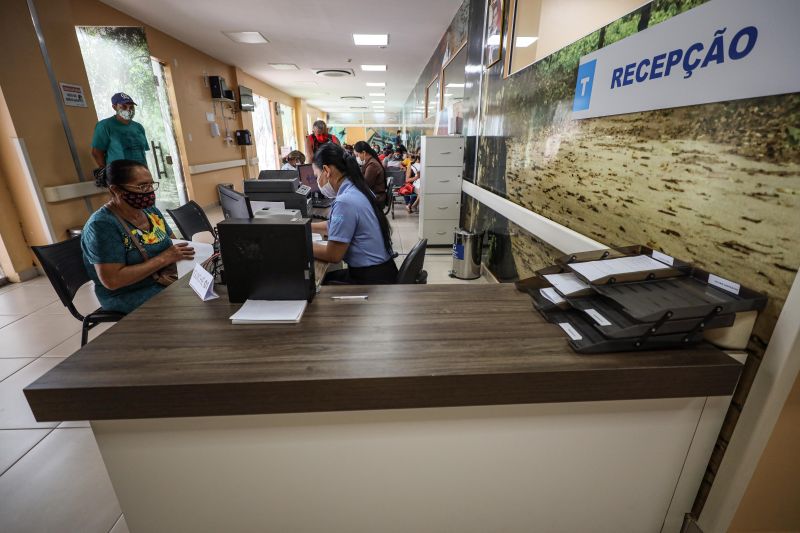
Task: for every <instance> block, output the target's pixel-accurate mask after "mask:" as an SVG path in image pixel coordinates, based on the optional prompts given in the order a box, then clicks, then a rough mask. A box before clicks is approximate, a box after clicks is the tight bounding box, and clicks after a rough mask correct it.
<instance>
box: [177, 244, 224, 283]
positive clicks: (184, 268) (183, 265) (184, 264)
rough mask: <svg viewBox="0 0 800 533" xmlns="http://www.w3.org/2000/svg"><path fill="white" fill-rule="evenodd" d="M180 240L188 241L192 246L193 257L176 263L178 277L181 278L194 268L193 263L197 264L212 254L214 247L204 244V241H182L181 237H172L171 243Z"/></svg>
mask: <svg viewBox="0 0 800 533" xmlns="http://www.w3.org/2000/svg"><path fill="white" fill-rule="evenodd" d="M181 242H185V243H188V244H189V246H191V247H192V248H194V259H191V260H190V259H184V260H183V261H178V262H177V263H176V264H177V265H178V277H179V278H182V277H183V276H185V275H186V274H188V273H189V272H191V271H192V270H193V269H194V266H195V265H199V264H200V263H202V262H203V261H205V260H206V259H208V258H209V257H211V256H212V255H213V254H214V247H213V246H212V245H210V244H206V243H204V242H197V241H184V240H181V239H172V243H173V244H178V243H181Z"/></svg>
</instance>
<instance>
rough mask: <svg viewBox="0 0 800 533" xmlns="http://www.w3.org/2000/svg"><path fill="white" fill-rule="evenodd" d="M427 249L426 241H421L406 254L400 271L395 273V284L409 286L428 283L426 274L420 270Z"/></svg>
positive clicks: (423, 263)
mask: <svg viewBox="0 0 800 533" xmlns="http://www.w3.org/2000/svg"><path fill="white" fill-rule="evenodd" d="M427 248H428V239H422V240H421V241H418V242H417V244H415V245H414V247H413V248H412V249H411V251H410V252H408V255H407V256H406V258H405V260H403V264H402V265H400V270H399V271H398V272H397V283H398V284H401V285H409V284H413V283H421V284H425V283H428V273H427V272H425V271H424V270H422V267H423V266H424V265H425V250H426V249H427Z"/></svg>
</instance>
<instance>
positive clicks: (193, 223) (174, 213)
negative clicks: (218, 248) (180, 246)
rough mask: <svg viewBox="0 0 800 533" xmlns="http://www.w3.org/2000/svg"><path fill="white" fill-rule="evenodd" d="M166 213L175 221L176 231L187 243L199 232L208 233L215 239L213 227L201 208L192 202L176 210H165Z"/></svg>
mask: <svg viewBox="0 0 800 533" xmlns="http://www.w3.org/2000/svg"><path fill="white" fill-rule="evenodd" d="M167 213H169V216H170V217H172V220H173V221H175V225H176V226H178V231H180V232H181V235H183V238H184V239H186V240H187V241H190V240H192V236H193V235H194V234H195V233H200V232H201V231H209V232H211V235H214V236H215V238H216V235H215V234H214V226H212V225H211V222H209V221H208V217H207V216H206V214H205V212H204V211H203V208H202V207H200V206H199V205H198V204H197V202H195V201H194V200H190V201H189V202H188V203H186V204H184V205H182V206H180V207H178V208H177V209H167Z"/></svg>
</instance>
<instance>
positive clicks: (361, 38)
mask: <svg viewBox="0 0 800 533" xmlns="http://www.w3.org/2000/svg"><path fill="white" fill-rule="evenodd" d="M353 42H354V43H356V46H386V45H388V44H389V36H388V35H386V34H385V33H384V34H377V35H376V34H366V33H354V34H353Z"/></svg>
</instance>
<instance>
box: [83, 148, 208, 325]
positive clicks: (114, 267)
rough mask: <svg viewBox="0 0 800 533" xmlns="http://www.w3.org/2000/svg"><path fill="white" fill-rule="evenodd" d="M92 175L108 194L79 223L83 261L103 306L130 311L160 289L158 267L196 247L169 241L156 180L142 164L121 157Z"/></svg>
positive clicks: (190, 254) (190, 253)
mask: <svg viewBox="0 0 800 533" xmlns="http://www.w3.org/2000/svg"><path fill="white" fill-rule="evenodd" d="M96 180H97V185H98V186H99V187H107V188H108V190H109V192H110V193H111V199H110V200H109V201H108V202H107V203H106V204H105V205H104V206H103V207H101V208H100V209H98V210H97V211H95V212H94V214H92V216H91V217H89V220H88V221H87V222H86V225H85V226H84V227H83V234H82V235H81V247H82V248H83V262H84V264H85V265H86V270H87V272H88V274H89V277H90V278H91V279H92V280H93V281H94V283H95V293H96V294H97V299H98V300H99V301H100V304H101V305H102V306H103V309H106V310H109V311H119V312H122V313H130V312H131V311H133V310H134V309H136V308H137V307H139V306H140V305H141V304H143V303H144V302H145V301H147V300H148V299H149V298H151V297H153V296H155V295H156V294H158V293H159V292H160V291H161V290H162V289H164V285H162V284H161V283H159V281H157V280H156V278H157V277H159V274H158V273H159V272H163V269H164V268H166V267H169V266H170V265H173V264H174V263H177V262H178V261H180V260H182V259H191V258H192V257H194V249H192V248H191V247H190V246H188V245H186V244H185V243H181V244H175V245H173V244H172V241H171V240H170V237H172V236H173V235H172V230H171V229H170V228H169V226H168V225H167V222H166V220H165V219H164V215H162V214H161V211H159V210H158V208H157V207H155V202H156V193H155V190H156V188H157V187H158V182H154V181H153V177H152V176H151V175H150V171H149V170H147V167H146V166H145V165H143V164H142V163H140V162H138V161H132V160H128V159H119V160H117V161H114V162H112V163H111V164H110V165H108V166H107V167H106V168H105V171H104V172H100V173H98V175H97V178H96ZM134 240H135V241H134ZM140 248H141V249H143V250H144V252H145V254H146V255H147V257H144V256H143V254H142V252H141V251H140ZM161 277H162V279H163V276H161Z"/></svg>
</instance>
